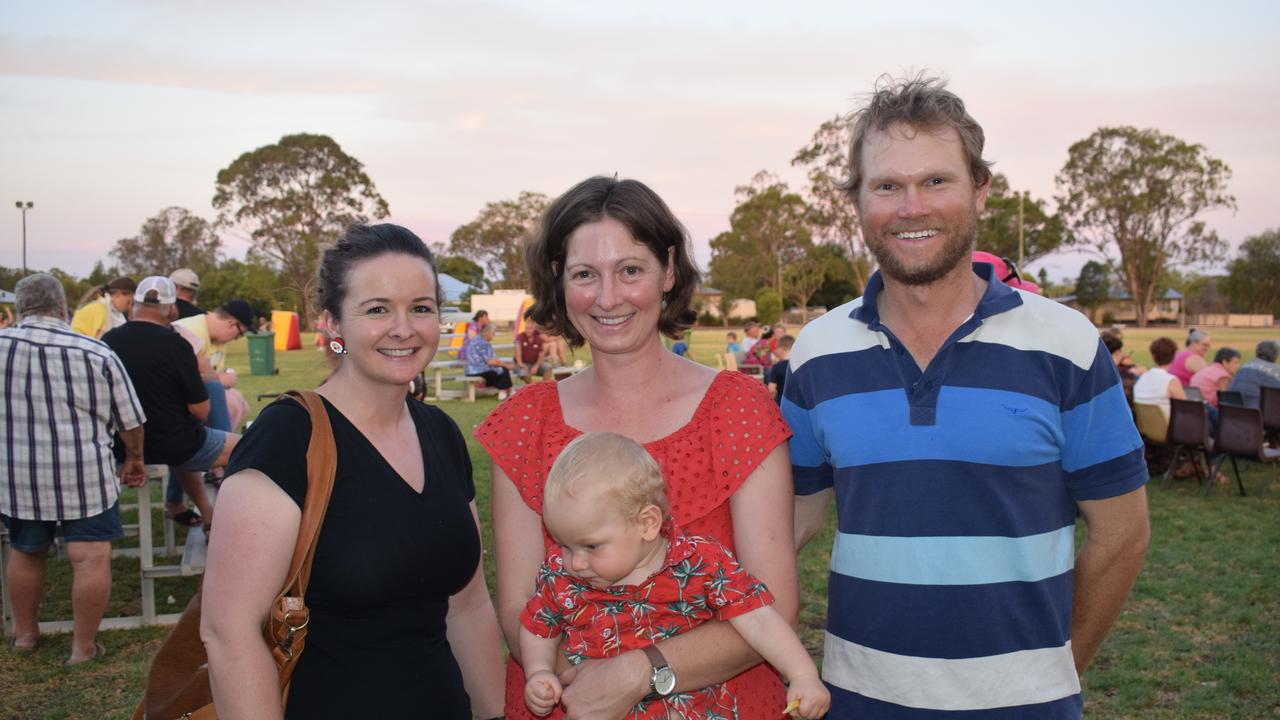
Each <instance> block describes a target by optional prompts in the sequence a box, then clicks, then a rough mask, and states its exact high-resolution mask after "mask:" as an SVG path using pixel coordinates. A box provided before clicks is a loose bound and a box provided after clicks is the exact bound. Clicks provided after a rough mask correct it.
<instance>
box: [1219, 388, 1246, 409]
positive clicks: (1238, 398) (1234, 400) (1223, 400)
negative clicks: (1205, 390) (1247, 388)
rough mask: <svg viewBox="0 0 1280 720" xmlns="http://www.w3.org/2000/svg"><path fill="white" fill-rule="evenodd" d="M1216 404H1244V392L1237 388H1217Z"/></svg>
mask: <svg viewBox="0 0 1280 720" xmlns="http://www.w3.org/2000/svg"><path fill="white" fill-rule="evenodd" d="M1218 405H1219V406H1222V405H1240V406H1244V393H1242V392H1240V391H1238V390H1219V391H1218Z"/></svg>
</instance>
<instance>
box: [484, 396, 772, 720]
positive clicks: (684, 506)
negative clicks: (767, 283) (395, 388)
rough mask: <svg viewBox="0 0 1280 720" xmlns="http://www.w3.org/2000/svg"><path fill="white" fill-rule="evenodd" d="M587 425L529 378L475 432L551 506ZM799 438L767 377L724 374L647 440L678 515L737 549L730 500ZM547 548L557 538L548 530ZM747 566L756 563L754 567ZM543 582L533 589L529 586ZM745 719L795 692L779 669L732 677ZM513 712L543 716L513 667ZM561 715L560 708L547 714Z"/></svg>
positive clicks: (533, 504) (534, 497)
mask: <svg viewBox="0 0 1280 720" xmlns="http://www.w3.org/2000/svg"><path fill="white" fill-rule="evenodd" d="M581 434H582V432H581V431H580V430H578V429H576V428H573V427H570V426H568V425H566V424H565V422H564V416H563V414H562V413H561V410H560V395H559V392H558V391H557V388H556V383H554V382H540V383H534V384H532V385H527V386H525V387H524V388H521V390H520V391H519V392H518V393H516V394H515V395H514V396H513V397H512V398H511V399H510V400H508V401H506V402H504V403H502V404H501V405H499V406H498V408H497V409H496V410H494V411H493V413H492V414H490V415H489V417H488V418H486V419H485V421H484V422H483V423H482V424H481V425H480V426H479V427H478V428H477V429H476V432H475V436H476V439H477V440H478V441H479V442H480V444H481V445H483V446H484V448H485V450H487V451H488V453H489V456H490V457H491V458H492V459H493V462H494V464H495V465H497V466H498V467H500V468H502V471H503V472H505V473H506V474H507V477H509V478H510V479H511V481H512V482H513V483H514V484H515V487H516V489H517V490H518V491H519V493H520V496H521V497H522V498H523V499H524V502H525V504H527V505H528V506H529V507H530V508H532V509H533V510H534V511H535V512H537V513H538V514H539V515H541V514H542V487H543V484H544V483H545V481H546V477H547V473H548V471H550V469H551V464H552V463H553V462H555V459H556V457H557V456H558V455H559V454H560V451H561V450H562V449H564V446H565V445H567V444H569V442H570V441H572V440H573V439H574V438H576V437H578V436H579V435H581ZM790 436H791V431H790V430H789V429H788V428H787V425H786V423H784V422H783V420H782V416H781V415H780V414H779V412H778V406H777V405H776V404H775V403H774V402H773V399H772V398H770V397H769V392H768V390H767V389H766V388H765V386H764V385H762V384H761V383H760V381H759V380H756V379H754V378H751V377H748V376H747V375H744V374H742V373H737V372H721V373H720V374H718V375H717V376H716V377H715V379H714V380H712V382H711V385H710V387H708V388H707V392H706V395H704V396H703V398H702V402H701V403H699V405H698V408H697V410H695V411H694V414H693V418H692V419H691V420H690V421H689V423H688V424H686V425H685V426H684V427H681V428H679V429H678V430H676V431H675V432H673V433H671V434H670V435H668V436H666V437H664V438H661V439H659V440H655V441H653V442H650V443H646V444H645V446H644V447H645V449H646V450H648V451H649V454H650V455H652V456H653V457H654V459H656V460H657V461H658V463H659V464H660V465H661V466H662V472H663V476H664V477H665V478H666V480H667V495H668V501H669V502H670V504H671V514H672V517H673V519H674V520H675V522H676V523H678V524H680V525H682V526H683V527H684V529H685V530H686V531H687V532H688V533H689V534H691V535H710V536H712V537H714V538H716V539H717V540H719V541H720V542H721V543H722V544H724V545H725V546H726V547H728V548H729V549H730V550H733V549H734V538H733V518H732V515H731V514H730V510H729V498H730V496H732V495H733V493H734V492H735V491H736V490H737V489H738V488H739V487H740V486H741V485H742V483H743V482H744V481H745V480H746V479H747V477H748V476H749V475H750V474H751V473H752V472H753V471H754V470H755V469H756V467H758V466H759V464H760V462H761V461H763V460H764V458H765V457H766V456H768V455H769V453H770V452H773V450H774V448H776V447H777V446H778V445H779V444H781V443H783V442H785V441H786V440H787V438H789V437H790ZM543 543H544V545H546V547H547V549H550V548H551V546H552V545H553V541H552V540H551V538H550V536H548V535H547V534H546V531H545V529H544V531H543ZM747 570H748V571H750V570H751V568H749V567H748V568H747ZM533 591H534V589H533V588H532V587H530V588H529V594H530V595H532V594H533ZM727 687H728V688H729V690H730V691H731V692H733V694H734V695H735V696H736V697H737V699H738V712H739V717H741V718H743V719H744V720H751V719H754V718H770V719H772V718H776V717H778V716H780V715H781V713H782V707H783V706H784V705H786V700H785V698H786V691H785V690H784V688H783V686H782V681H781V679H780V678H779V677H778V674H777V673H776V672H774V670H773V668H771V667H769V666H768V665H766V664H763V663H762V664H760V665H757V666H755V667H754V668H751V669H750V670H747V671H746V672H743V673H742V674H740V675H738V676H736V677H734V678H731V679H730V680H729V681H728V683H727ZM506 717H507V718H520V719H522V720H534V719H535V718H536V716H535V715H533V714H532V713H530V712H529V709H528V708H527V707H526V706H525V704H524V671H523V670H522V669H521V668H520V666H519V665H517V664H516V663H515V662H514V661H509V662H508V665H507V684H506ZM548 717H549V718H560V717H562V713H561V711H560V710H559V709H557V710H556V711H555V712H553V713H552V714H551V715H549V716H548Z"/></svg>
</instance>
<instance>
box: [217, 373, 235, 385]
mask: <svg viewBox="0 0 1280 720" xmlns="http://www.w3.org/2000/svg"><path fill="white" fill-rule="evenodd" d="M218 382H220V383H222V387H224V388H233V387H235V386H236V374H235V373H233V372H229V371H226V370H224V371H222V372H220V373H218Z"/></svg>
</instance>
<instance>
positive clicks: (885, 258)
mask: <svg viewBox="0 0 1280 720" xmlns="http://www.w3.org/2000/svg"><path fill="white" fill-rule="evenodd" d="M961 223H962V224H960V225H942V226H939V225H937V224H933V225H930V226H928V227H936V228H938V230H939V231H940V232H941V233H942V235H943V237H944V238H945V239H946V244H945V245H943V246H942V248H941V249H940V250H939V253H938V255H937V256H936V257H934V258H933V259H932V260H931V261H929V262H926V263H924V264H920V265H915V266H908V265H907V264H906V263H904V262H903V261H902V258H901V257H899V256H898V255H897V254H895V253H894V252H893V250H892V243H894V242H897V238H895V237H893V233H895V232H911V231H912V230H913V229H925V228H903V227H894V228H892V229H886V230H885V231H884V233H883V234H880V235H877V234H875V233H867V234H866V239H867V248H868V249H870V250H871V254H872V255H873V256H875V259H876V263H878V264H879V265H880V270H881V271H882V272H883V273H884V274H885V276H887V277H889V278H892V279H893V280H894V281H896V282H898V283H901V284H903V285H912V286H919V285H929V284H931V283H935V282H937V281H938V280H941V279H942V278H944V277H946V276H947V274H948V273H950V272H951V271H952V270H955V268H956V266H957V265H959V264H961V263H962V262H966V261H968V260H969V259H970V258H971V257H972V256H973V241H974V238H975V237H976V236H977V234H978V215H977V213H976V212H969V213H966V214H965V217H964V218H963V219H962V220H961ZM864 232H865V228H864Z"/></svg>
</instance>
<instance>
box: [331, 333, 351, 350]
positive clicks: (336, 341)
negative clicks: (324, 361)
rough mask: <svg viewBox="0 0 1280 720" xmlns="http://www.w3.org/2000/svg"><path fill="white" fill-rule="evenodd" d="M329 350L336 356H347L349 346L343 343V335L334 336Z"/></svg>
mask: <svg viewBox="0 0 1280 720" xmlns="http://www.w3.org/2000/svg"><path fill="white" fill-rule="evenodd" d="M329 349H330V350H332V351H333V352H334V354H335V355H346V354H347V344H346V343H345V342H343V341H342V336H341V335H334V336H333V339H332V340H330V341H329Z"/></svg>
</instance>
